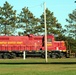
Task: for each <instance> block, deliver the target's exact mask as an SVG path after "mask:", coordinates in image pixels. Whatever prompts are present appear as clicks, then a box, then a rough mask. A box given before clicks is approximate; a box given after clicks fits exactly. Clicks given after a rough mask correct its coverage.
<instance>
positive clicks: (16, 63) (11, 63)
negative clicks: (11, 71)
mask: <svg viewBox="0 0 76 75" xmlns="http://www.w3.org/2000/svg"><path fill="white" fill-rule="evenodd" d="M0 64H10V65H13V64H15V65H18V64H76V62H0Z"/></svg>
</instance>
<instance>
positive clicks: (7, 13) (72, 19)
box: [0, 1, 76, 51]
mask: <svg viewBox="0 0 76 75" xmlns="http://www.w3.org/2000/svg"><path fill="white" fill-rule="evenodd" d="M65 20H66V21H67V23H68V25H65V27H64V28H63V27H62V25H61V23H59V22H58V20H57V18H56V17H55V16H54V12H52V11H50V10H49V9H48V8H46V23H47V34H54V35H55V38H56V40H59V41H61V40H64V41H66V44H67V49H70V50H72V51H76V9H74V10H73V11H72V13H69V14H68V19H65ZM44 30H45V28H44V13H42V15H41V16H40V18H36V17H35V16H34V14H33V13H32V12H31V11H30V10H29V8H28V7H23V8H22V10H21V12H20V13H19V14H17V10H13V6H12V5H10V4H9V3H8V2H7V1H6V2H5V3H4V4H3V6H0V35H1V36H2V35H8V36H11V35H19V36H24V35H28V34H34V35H44Z"/></svg>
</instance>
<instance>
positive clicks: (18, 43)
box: [0, 41, 23, 45]
mask: <svg viewBox="0 0 76 75" xmlns="http://www.w3.org/2000/svg"><path fill="white" fill-rule="evenodd" d="M22 43H23V42H19V41H18V42H15V41H11V42H0V45H6V44H8V45H10V44H12V45H16V44H17V45H21V44H22Z"/></svg>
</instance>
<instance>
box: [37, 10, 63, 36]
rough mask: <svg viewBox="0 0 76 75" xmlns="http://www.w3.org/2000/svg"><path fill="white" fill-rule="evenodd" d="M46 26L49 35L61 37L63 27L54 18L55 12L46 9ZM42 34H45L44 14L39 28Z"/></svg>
mask: <svg viewBox="0 0 76 75" xmlns="http://www.w3.org/2000/svg"><path fill="white" fill-rule="evenodd" d="M46 25H47V34H54V35H59V34H60V33H61V29H62V26H61V24H60V23H58V20H56V17H54V14H53V12H51V11H50V10H48V9H46ZM37 28H38V29H37V30H38V32H39V33H40V34H44V30H45V28H44V14H42V15H41V16H40V25H38V27H37Z"/></svg>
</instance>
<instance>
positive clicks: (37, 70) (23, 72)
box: [0, 58, 76, 75]
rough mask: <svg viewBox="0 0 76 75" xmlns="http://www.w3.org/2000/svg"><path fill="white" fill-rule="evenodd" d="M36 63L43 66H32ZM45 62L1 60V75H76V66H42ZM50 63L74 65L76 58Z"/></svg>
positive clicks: (40, 60) (35, 60) (50, 60)
mask: <svg viewBox="0 0 76 75" xmlns="http://www.w3.org/2000/svg"><path fill="white" fill-rule="evenodd" d="M34 62H35V63H41V64H31V63H34ZM44 62H45V59H41V58H27V59H26V60H22V59H4V60H3V59H0V75H76V64H42V63H44ZM48 62H71V63H72V62H76V58H67V59H64V58H63V59H48ZM6 63H8V64H6ZM11 63H12V64H11ZM13 63H14V64H13ZM17 63H20V64H17ZM26 63H29V64H26Z"/></svg>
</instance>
